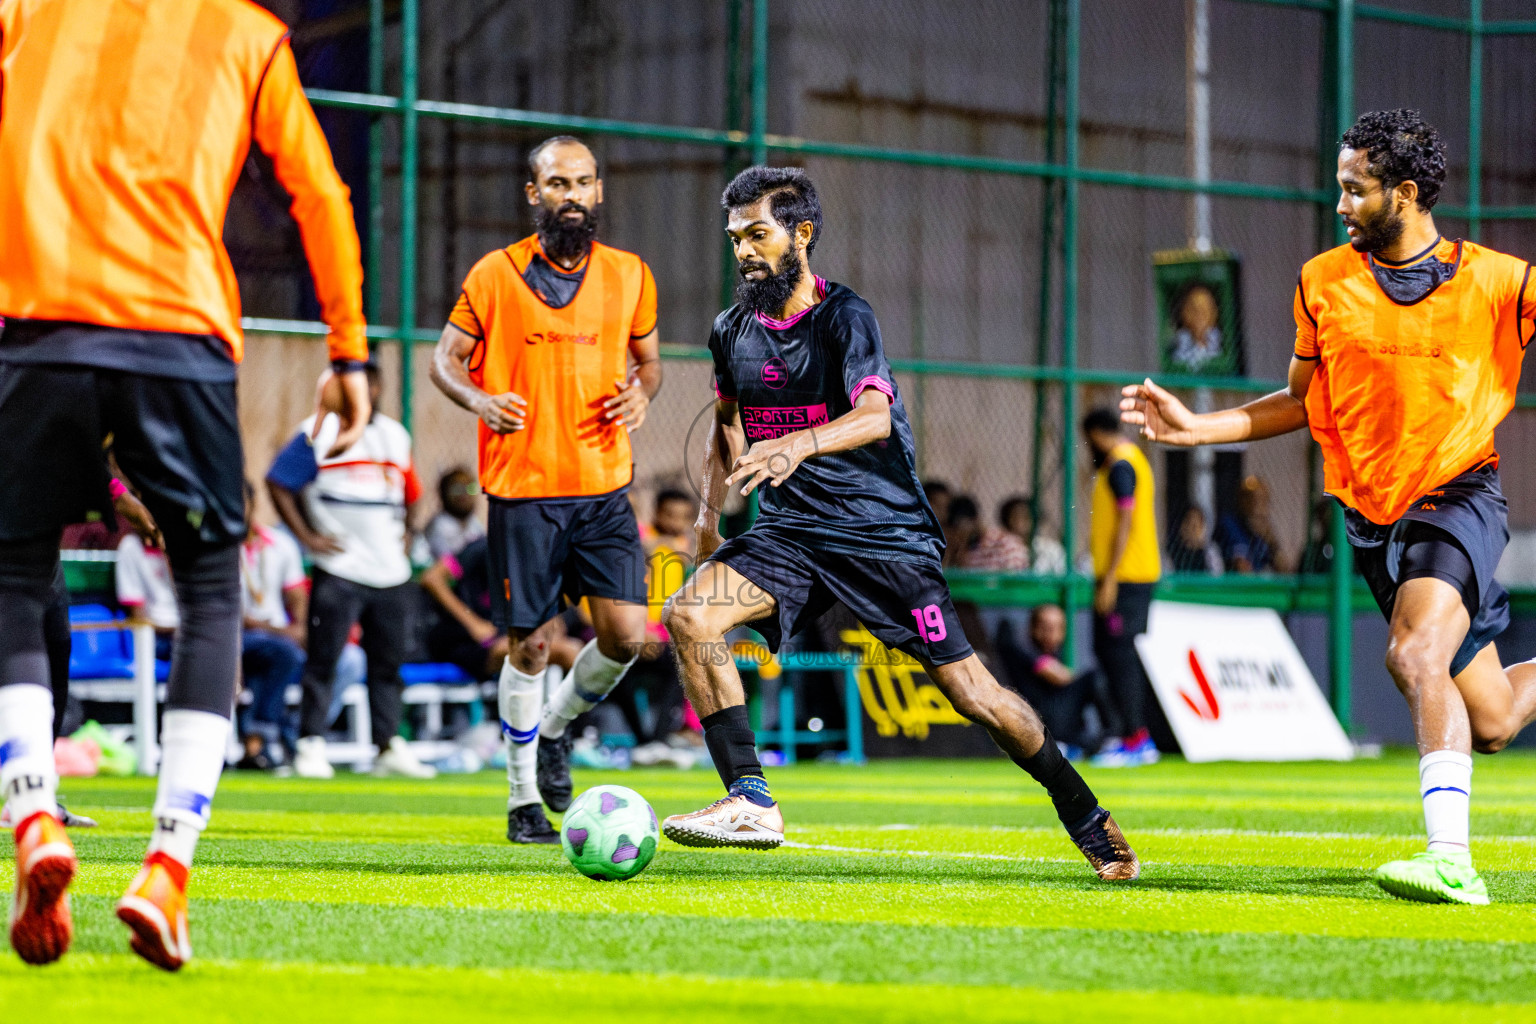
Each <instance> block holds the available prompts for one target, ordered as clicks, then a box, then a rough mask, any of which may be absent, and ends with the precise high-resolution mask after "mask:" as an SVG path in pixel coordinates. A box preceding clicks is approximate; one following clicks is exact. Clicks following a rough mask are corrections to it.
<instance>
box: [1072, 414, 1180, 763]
mask: <svg viewBox="0 0 1536 1024" xmlns="http://www.w3.org/2000/svg"><path fill="white" fill-rule="evenodd" d="M1083 434H1084V435H1085V436H1086V437H1087V438H1088V448H1089V450H1090V451H1091V452H1092V453H1093V465H1094V470H1095V472H1094V475H1093V508H1092V518H1091V519H1090V523H1089V550H1090V551H1091V552H1092V554H1093V580H1094V583H1093V654H1094V657H1095V658H1097V659H1098V662H1099V668H1100V670H1101V671H1103V673H1104V680H1105V683H1106V684H1107V688H1108V691H1109V692H1108V696H1109V701H1108V705H1109V707H1110V709H1111V710H1112V711H1113V713H1114V715H1115V717H1116V718H1117V719H1118V720H1117V721H1112V722H1109V723H1106V724H1107V727H1108V728H1109V729H1110V730H1111V735H1112V736H1113V737H1115V738H1114V739H1111V740H1109V741H1108V742H1107V743H1106V744H1105V746H1104V748H1103V749H1102V750H1101V751H1099V753H1098V755H1097V756H1096V757H1094V759H1093V763H1094V764H1096V765H1100V766H1103V767H1108V768H1118V767H1127V766H1130V765H1138V764H1152V763H1154V762H1155V761H1156V760H1157V757H1158V755H1157V745H1156V744H1154V743H1153V742H1152V736H1151V734H1150V733H1149V732H1148V731H1147V693H1148V691H1149V689H1150V687H1149V686H1148V685H1147V678H1146V675H1145V674H1144V673H1143V671H1142V668H1141V658H1140V657H1139V656H1138V655H1137V653H1136V637H1137V636H1138V635H1139V634H1141V633H1145V632H1146V631H1147V612H1148V610H1149V609H1150V608H1151V606H1152V587H1153V585H1154V584H1156V583H1157V581H1158V579H1159V578H1160V577H1161V576H1162V574H1163V563H1162V558H1161V556H1160V555H1159V554H1158V551H1159V545H1158V542H1157V512H1156V485H1155V484H1154V483H1153V481H1152V467H1151V465H1149V464H1148V462H1147V457H1146V456H1145V455H1143V454H1142V453H1141V449H1140V448H1138V447H1136V445H1135V444H1134V443H1132V442H1131V441H1128V440H1126V439H1125V437H1124V436H1123V435H1122V434H1121V433H1120V417H1118V416H1116V415H1115V414H1114V413H1113V412H1111V411H1110V410H1108V409H1094V410H1093V411H1092V412H1090V413H1089V414H1088V415H1087V416H1084V417H1083Z"/></svg>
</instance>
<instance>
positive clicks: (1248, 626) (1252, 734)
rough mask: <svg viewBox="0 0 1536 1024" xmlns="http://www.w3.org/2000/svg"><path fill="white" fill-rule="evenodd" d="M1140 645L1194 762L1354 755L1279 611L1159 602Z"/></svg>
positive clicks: (1339, 758)
mask: <svg viewBox="0 0 1536 1024" xmlns="http://www.w3.org/2000/svg"><path fill="white" fill-rule="evenodd" d="M1136 649H1137V650H1138V651H1139V652H1140V654H1141V663H1142V664H1143V665H1144V666H1146V670H1147V676H1148V677H1149V678H1150V679H1151V680H1152V690H1153V692H1154V693H1156V694H1157V699H1158V703H1160V704H1161V705H1162V707H1163V711H1164V713H1165V714H1167V716H1168V723H1169V724H1170V725H1171V726H1172V727H1173V734H1174V735H1175V736H1177V737H1178V740H1179V746H1180V747H1182V748H1183V750H1184V756H1185V757H1186V758H1187V759H1188V760H1190V761H1316V760H1327V761H1347V760H1349V758H1350V757H1351V756H1352V754H1353V747H1352V746H1351V745H1350V742H1349V737H1348V736H1346V735H1345V734H1344V730H1343V729H1341V728H1340V727H1339V722H1338V719H1336V718H1334V717H1333V711H1332V709H1330V708H1329V706H1328V702H1327V700H1325V699H1324V698H1323V694H1322V691H1321V690H1319V689H1318V686H1317V680H1315V679H1313V678H1312V673H1311V672H1310V671H1309V670H1308V669H1307V663H1306V662H1305V661H1303V660H1302V658H1301V652H1299V651H1297V650H1296V645H1295V643H1293V642H1292V641H1291V635H1290V634H1289V633H1288V632H1286V629H1285V624H1284V623H1283V622H1281V621H1280V616H1279V615H1278V614H1276V613H1275V612H1274V611H1272V610H1271V609H1268V608H1221V607H1214V606H1211V605H1199V604H1179V603H1175V602H1171V601H1154V602H1153V603H1152V612H1151V617H1150V619H1149V621H1148V625H1147V632H1146V633H1145V634H1143V635H1141V636H1139V637H1137V638H1136Z"/></svg>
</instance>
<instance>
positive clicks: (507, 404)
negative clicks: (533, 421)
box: [475, 391, 528, 434]
mask: <svg viewBox="0 0 1536 1024" xmlns="http://www.w3.org/2000/svg"><path fill="white" fill-rule="evenodd" d="M476 406H477V408H476V409H475V414H476V415H478V416H479V417H480V420H481V422H483V423H484V424H485V425H486V426H488V427H490V428H491V429H492V430H493V431H495V432H496V433H498V434H512V433H515V432H517V431H519V430H522V429H524V428H525V427H527V426H528V400H527V399H525V398H524V397H523V396H522V395H519V394H517V393H515V392H512V391H508V392H507V393H506V394H504V395H486V396H485V397H484V398H482V399H481V400H480V401H479V402H477V403H476Z"/></svg>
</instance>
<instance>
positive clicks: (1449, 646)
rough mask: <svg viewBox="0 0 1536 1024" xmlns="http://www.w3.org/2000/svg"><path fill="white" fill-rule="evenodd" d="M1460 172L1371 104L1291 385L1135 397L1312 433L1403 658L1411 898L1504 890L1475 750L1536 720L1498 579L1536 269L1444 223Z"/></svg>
mask: <svg viewBox="0 0 1536 1024" xmlns="http://www.w3.org/2000/svg"><path fill="white" fill-rule="evenodd" d="M1444 179H1445V152H1444V149H1443V147H1442V146H1441V143H1440V137H1439V134H1438V133H1437V132H1436V131H1435V129H1434V128H1433V127H1431V126H1430V125H1428V124H1425V123H1424V121H1423V120H1422V119H1421V118H1420V117H1419V115H1418V113H1417V112H1416V111H1412V110H1390V111H1376V112H1374V113H1369V114H1364V115H1362V116H1361V117H1360V119H1359V120H1358V121H1356V122H1355V125H1354V127H1352V128H1351V129H1350V130H1349V131H1348V132H1346V133H1345V134H1344V138H1343V140H1342V142H1341V145H1340V149H1339V159H1338V180H1339V189H1340V195H1339V205H1338V213H1339V216H1341V217H1343V218H1344V224H1345V227H1346V228H1347V229H1348V232H1349V244H1348V245H1341V246H1339V247H1338V248H1337V249H1333V250H1330V251H1329V252H1325V253H1323V254H1322V255H1320V256H1317V257H1314V258H1313V259H1311V260H1309V261H1308V262H1307V264H1306V266H1304V267H1303V268H1302V270H1301V279H1300V281H1299V282H1298V284H1297V288H1296V299H1295V315H1296V352H1295V355H1294V356H1293V357H1292V359H1291V366H1290V379H1289V382H1288V386H1287V387H1286V388H1285V390H1283V391H1277V392H1275V393H1274V394H1272V395H1267V396H1265V397H1264V398H1261V399H1258V400H1257V401H1254V402H1250V403H1248V404H1247V405H1244V406H1242V407H1241V408H1237V409H1226V410H1222V411H1219V412H1212V413H1206V414H1203V415H1195V414H1193V413H1191V412H1190V411H1189V410H1188V409H1187V408H1185V407H1184V405H1183V404H1182V403H1181V402H1179V400H1178V399H1176V398H1174V397H1173V396H1172V395H1170V394H1169V393H1168V392H1166V391H1164V390H1163V389H1162V388H1160V387H1158V386H1157V385H1156V384H1154V383H1152V381H1151V380H1148V381H1146V382H1145V383H1143V384H1138V385H1133V386H1131V387H1128V388H1126V389H1125V391H1124V398H1123V399H1122V400H1121V403H1120V408H1121V415H1122V417H1123V418H1124V419H1125V420H1126V422H1128V423H1134V424H1137V425H1138V426H1140V427H1141V428H1142V432H1143V434H1145V435H1146V436H1147V437H1148V438H1151V439H1153V440H1157V441H1162V442H1163V443H1165V444H1174V445H1198V444H1227V443H1231V442H1234V441H1254V440H1258V439H1260V438H1265V437H1274V436H1276V435H1279V434H1285V433H1289V432H1290V431H1293V430H1300V429H1301V428H1303V427H1310V428H1311V431H1312V435H1313V437H1315V438H1316V439H1317V442H1318V444H1319V445H1321V447H1322V450H1323V465H1324V476H1325V488H1326V490H1327V491H1328V493H1329V494H1330V495H1332V496H1333V497H1334V498H1335V499H1337V500H1338V501H1339V502H1341V503H1342V504H1343V506H1344V510H1345V516H1346V519H1347V521H1348V524H1349V540H1350V546H1351V547H1352V548H1353V549H1354V552H1355V557H1356V559H1357V560H1358V564H1359V567H1360V570H1361V573H1362V574H1363V575H1364V576H1365V578H1366V581H1367V582H1368V583H1369V584H1370V587H1371V592H1372V593H1373V594H1374V595H1375V597H1376V602H1377V604H1378V605H1380V607H1381V610H1382V612H1383V614H1385V615H1386V616H1387V618H1388V620H1390V622H1391V635H1390V639H1389V641H1388V643H1387V669H1388V671H1390V672H1391V673H1392V678H1393V679H1394V680H1395V681H1396V683H1397V686H1398V689H1399V690H1401V691H1402V693H1403V696H1404V697H1405V698H1407V700H1408V707H1409V710H1410V711H1411V712H1412V713H1413V724H1414V731H1415V735H1416V736H1417V738H1418V745H1419V754H1420V761H1419V779H1420V794H1421V796H1422V797H1423V801H1424V821H1425V826H1426V829H1427V831H1428V833H1429V846H1428V850H1427V851H1426V852H1424V853H1420V854H1417V855H1416V856H1415V857H1414V858H1413V859H1411V860H1405V861H1393V862H1391V863H1389V864H1384V865H1382V866H1381V867H1380V868H1378V869H1377V871H1376V874H1375V878H1376V881H1377V882H1378V883H1379V884H1380V885H1381V887H1382V888H1383V889H1385V890H1386V891H1388V892H1390V893H1392V894H1393V895H1395V896H1400V897H1403V898H1405V899H1412V900H1420V901H1423V902H1429V903H1440V902H1446V903H1487V902H1488V890H1487V887H1486V886H1485V885H1484V884H1483V880H1482V879H1481V878H1480V877H1479V876H1478V874H1477V872H1476V870H1475V869H1474V868H1473V866H1472V856H1471V850H1470V845H1469V825H1468V808H1469V804H1470V794H1471V789H1472V757H1471V754H1472V751H1473V750H1474V749H1475V750H1477V751H1479V752H1481V753H1485V754H1491V753H1493V752H1495V751H1497V750H1500V749H1502V748H1503V747H1504V746H1505V745H1506V744H1508V743H1509V741H1510V740H1511V739H1513V738H1514V737H1515V735H1516V734H1518V733H1519V732H1520V730H1521V729H1522V728H1524V727H1525V726H1526V725H1527V724H1528V723H1530V722H1531V720H1532V719H1533V718H1536V664H1532V663H1525V664H1520V665H1515V666H1513V667H1511V668H1509V669H1504V668H1502V667H1501V666H1500V662H1499V655H1498V650H1497V649H1496V648H1495V646H1494V642H1493V641H1494V638H1495V637H1496V636H1498V634H1499V633H1501V632H1503V630H1504V628H1505V626H1507V625H1508V623H1509V600H1508V595H1507V594H1506V593H1505V592H1504V589H1503V588H1502V587H1501V586H1499V584H1498V583H1497V582H1495V580H1494V577H1493V574H1494V570H1495V569H1496V568H1497V566H1498V564H1499V556H1500V555H1501V554H1502V552H1503V550H1504V546H1505V544H1506V543H1507V542H1508V539H1509V531H1508V529H1507V527H1506V521H1507V518H1508V515H1507V507H1506V505H1505V502H1504V496H1503V494H1502V493H1501V491H1500V488H1499V473H1498V464H1499V456H1498V453H1497V452H1496V451H1495V450H1494V447H1493V432H1494V428H1495V427H1497V426H1498V425H1499V422H1500V421H1501V420H1502V419H1503V418H1504V417H1505V415H1506V414H1508V412H1509V410H1510V409H1511V408H1513V407H1514V404H1515V389H1516V387H1517V385H1518V383H1519V380H1520V364H1521V361H1522V359H1523V358H1524V355H1525V347H1526V345H1527V344H1529V343H1530V340H1531V339H1530V333H1529V332H1528V330H1527V329H1526V327H1527V325H1526V321H1529V320H1531V319H1532V318H1533V317H1536V282H1533V281H1532V280H1531V277H1532V274H1531V266H1530V264H1529V263H1527V262H1526V261H1525V260H1521V259H1517V258H1515V257H1513V256H1506V255H1504V254H1503V253H1500V252H1495V251H1494V250H1492V249H1488V248H1485V247H1484V246H1481V245H1476V244H1474V243H1472V242H1464V241H1456V242H1452V241H1447V240H1446V239H1444V238H1442V237H1441V236H1440V233H1439V232H1438V231H1437V230H1436V229H1435V221H1434V217H1433V216H1432V214H1431V212H1430V211H1431V210H1432V209H1433V208H1434V205H1435V201H1436V200H1437V199H1438V198H1439V195H1440V186H1441V184H1442V183H1443V181H1444Z"/></svg>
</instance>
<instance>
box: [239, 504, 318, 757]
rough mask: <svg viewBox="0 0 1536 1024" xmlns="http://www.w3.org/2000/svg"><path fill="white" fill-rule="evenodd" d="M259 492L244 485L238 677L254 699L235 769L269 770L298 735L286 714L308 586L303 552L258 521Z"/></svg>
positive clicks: (242, 721)
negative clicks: (278, 744)
mask: <svg viewBox="0 0 1536 1024" xmlns="http://www.w3.org/2000/svg"><path fill="white" fill-rule="evenodd" d="M255 514H256V491H255V489H254V488H253V487H252V486H251V484H250V482H249V481H247V482H246V485H245V521H246V524H247V532H246V535H245V543H244V544H242V545H241V546H240V581H241V591H242V593H241V604H242V605H243V608H244V619H245V628H244V630H243V632H242V634H241V639H240V671H241V674H242V676H243V677H244V684H245V689H246V690H247V691H248V692H249V693H250V695H251V703H250V705H249V707H247V708H246V709H244V711H243V713H242V714H241V715H239V716H238V721H239V726H240V739H241V742H242V743H243V744H244V745H245V756H244V757H242V758H241V759H240V760H239V761H238V762H236V764H235V767H236V768H246V769H256V770H265V769H268V768H272V767H274V766H275V765H276V764H278V763H279V762H280V761H281V760H282V758H281V757H280V756H279V755H278V752H277V749H276V747H275V745H274V744H275V743H276V741H278V740H281V741H282V746H283V747H284V748H285V749H286V751H287V752H288V753H290V754H291V753H292V751H293V750H294V748H295V744H296V743H297V741H298V731H297V729H296V728H295V725H294V722H293V720H292V718H291V717H290V716H289V714H288V704H287V697H288V687H289V686H291V685H293V684H295V683H297V682H298V681H299V677H300V676H301V675H302V674H303V672H304V643H305V639H306V635H305V634H306V629H305V625H306V623H307V621H308V618H309V580H308V578H307V577H305V575H304V559H303V557H302V556H301V555H300V554H299V546H298V545H297V544H296V543H294V541H293V540H292V539H291V538H290V537H289V536H288V535H287V534H286V533H279V532H278V531H276V530H271V529H268V528H267V527H265V526H260V525H258V524H257V522H256V518H255Z"/></svg>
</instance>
